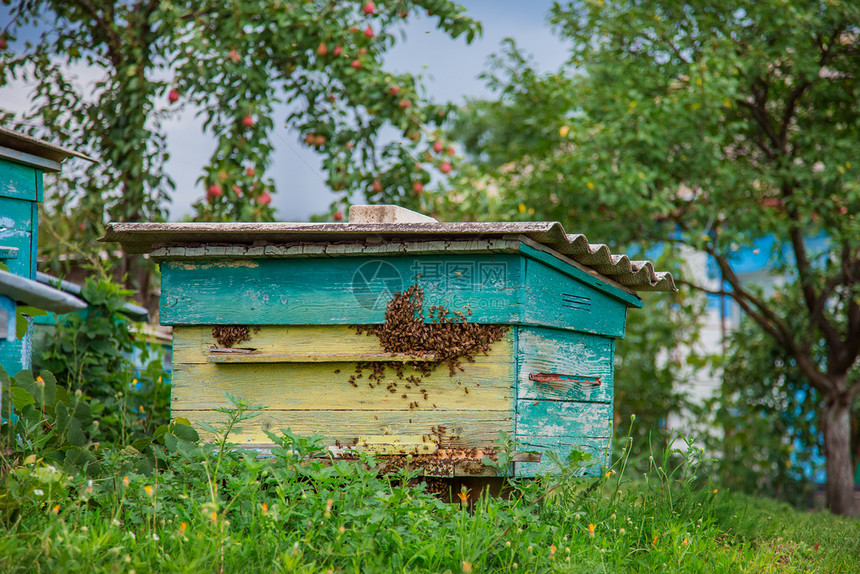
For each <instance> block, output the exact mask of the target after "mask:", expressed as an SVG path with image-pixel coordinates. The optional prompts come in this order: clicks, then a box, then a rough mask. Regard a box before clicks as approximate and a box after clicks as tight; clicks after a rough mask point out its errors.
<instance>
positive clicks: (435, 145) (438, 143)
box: [433, 140, 445, 153]
mask: <svg viewBox="0 0 860 574" xmlns="http://www.w3.org/2000/svg"><path fill="white" fill-rule="evenodd" d="M443 149H445V146H443V145H442V142H441V141H440V140H436V141H435V142H433V151H435V152H436V153H442V150H443Z"/></svg>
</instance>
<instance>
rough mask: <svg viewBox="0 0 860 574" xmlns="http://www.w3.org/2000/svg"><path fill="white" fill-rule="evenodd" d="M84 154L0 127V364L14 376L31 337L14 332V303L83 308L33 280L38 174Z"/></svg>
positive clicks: (23, 364) (27, 358)
mask: <svg viewBox="0 0 860 574" xmlns="http://www.w3.org/2000/svg"><path fill="white" fill-rule="evenodd" d="M72 156H75V157H80V158H83V159H87V160H90V161H92V160H91V159H90V158H88V157H87V156H85V155H83V154H81V153H78V152H76V151H73V150H69V149H65V148H62V147H59V146H56V145H54V144H51V143H48V142H45V141H42V140H38V139H35V138H33V137H30V136H28V135H25V134H22V133H18V132H15V131H12V130H9V129H7V128H3V127H0V273H2V272H4V271H5V272H7V273H8V275H3V276H2V277H0V366H2V367H3V368H4V369H5V370H6V371H7V372H8V373H11V374H13V375H14V374H15V373H17V372H18V371H20V370H22V369H29V368H30V362H31V336H30V333H29V332H28V333H27V334H26V335H24V336H23V337H18V336H17V333H16V328H15V324H16V310H17V308H18V304H19V303H20V304H23V305H28V306H37V307H39V308H41V309H45V310H49V311H55V312H59V313H63V312H68V311H71V310H74V309H79V308H82V307H84V306H85V304H84V303H83V302H81V301H79V300H77V299H76V298H74V297H69V296H67V295H65V294H63V293H62V292H60V291H58V290H56V289H54V288H52V287H48V286H45V285H41V284H39V283H37V281H36V253H37V243H38V236H39V203H41V201H42V199H43V191H42V176H43V174H44V173H45V172H57V171H60V167H61V164H62V162H63V161H64V160H66V159H67V158H69V157H72Z"/></svg>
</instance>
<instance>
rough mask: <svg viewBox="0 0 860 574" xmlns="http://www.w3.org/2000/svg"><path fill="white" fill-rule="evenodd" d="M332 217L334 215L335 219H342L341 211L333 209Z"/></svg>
mask: <svg viewBox="0 0 860 574" xmlns="http://www.w3.org/2000/svg"><path fill="white" fill-rule="evenodd" d="M333 217H334V220H335V221H343V212H342V211H335V212H334V216H333Z"/></svg>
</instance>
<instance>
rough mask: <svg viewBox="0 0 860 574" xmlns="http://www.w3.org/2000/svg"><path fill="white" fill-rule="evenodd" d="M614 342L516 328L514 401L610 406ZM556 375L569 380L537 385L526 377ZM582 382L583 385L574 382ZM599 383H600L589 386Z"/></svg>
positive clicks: (572, 333)
mask: <svg viewBox="0 0 860 574" xmlns="http://www.w3.org/2000/svg"><path fill="white" fill-rule="evenodd" d="M614 349H615V342H614V340H613V339H610V338H608V337H599V336H596V335H589V334H585V333H576V332H571V331H562V330H559V329H545V328H535V327H520V328H519V329H517V358H516V359H517V398H519V399H546V400H555V401H580V402H600V403H611V402H612V400H613V397H614V394H615V385H614V378H615V377H614V368H613V360H614V353H615V350H614ZM541 373H556V374H560V375H566V376H567V377H568V378H569V379H572V380H565V381H559V382H540V381H535V380H532V379H531V378H530V377H529V375H534V374H541ZM579 380H581V381H582V382H577V381H579ZM594 382H599V384H591V383H594Z"/></svg>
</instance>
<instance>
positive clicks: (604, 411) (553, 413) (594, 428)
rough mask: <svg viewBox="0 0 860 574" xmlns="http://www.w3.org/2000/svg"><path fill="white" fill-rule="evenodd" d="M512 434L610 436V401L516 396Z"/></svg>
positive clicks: (554, 436)
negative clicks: (515, 411) (552, 399)
mask: <svg viewBox="0 0 860 574" xmlns="http://www.w3.org/2000/svg"><path fill="white" fill-rule="evenodd" d="M516 434H517V435H519V436H526V437H548V438H558V437H607V438H608V437H610V436H611V434H612V404H611V403H579V402H572V401H541V400H532V399H528V400H518V401H517V419H516Z"/></svg>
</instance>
